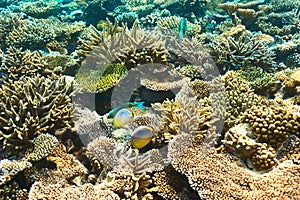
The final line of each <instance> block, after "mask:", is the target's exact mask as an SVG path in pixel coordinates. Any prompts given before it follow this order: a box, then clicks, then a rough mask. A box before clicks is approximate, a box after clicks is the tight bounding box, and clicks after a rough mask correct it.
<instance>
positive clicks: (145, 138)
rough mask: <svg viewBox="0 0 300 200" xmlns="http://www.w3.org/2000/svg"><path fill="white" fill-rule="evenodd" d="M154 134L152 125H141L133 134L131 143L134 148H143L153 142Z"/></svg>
mask: <svg viewBox="0 0 300 200" xmlns="http://www.w3.org/2000/svg"><path fill="white" fill-rule="evenodd" d="M153 136H154V134H153V129H152V128H151V127H148V126H139V127H138V128H136V129H135V130H134V131H133V133H132V135H131V144H132V146H133V147H134V148H136V149H141V148H143V147H145V146H146V145H147V144H149V143H150V142H151V140H152V138H153Z"/></svg>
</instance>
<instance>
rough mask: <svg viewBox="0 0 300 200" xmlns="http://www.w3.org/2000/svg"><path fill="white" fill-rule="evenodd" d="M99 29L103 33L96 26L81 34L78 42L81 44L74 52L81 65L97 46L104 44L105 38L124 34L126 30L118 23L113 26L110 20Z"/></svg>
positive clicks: (86, 29) (89, 27) (87, 28)
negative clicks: (120, 33) (119, 33)
mask: <svg viewBox="0 0 300 200" xmlns="http://www.w3.org/2000/svg"><path fill="white" fill-rule="evenodd" d="M99 28H101V29H102V30H103V31H99V30H97V29H96V28H95V27H94V26H92V25H90V26H88V27H86V28H85V29H84V30H83V31H82V33H81V34H80V36H79V40H78V43H79V44H78V46H77V47H76V50H75V52H74V54H75V57H76V58H77V59H78V62H79V63H81V62H82V61H83V60H84V59H85V58H86V57H87V56H88V55H89V53H90V52H91V51H92V50H93V49H94V48H95V47H96V46H98V45H99V44H100V43H101V42H103V39H104V38H106V37H108V36H112V35H114V34H116V33H117V32H122V31H124V29H125V27H124V25H123V27H122V28H120V27H119V26H118V22H117V21H115V23H114V24H112V23H111V22H110V21H109V20H106V22H105V23H103V26H102V25H101V27H100V26H99Z"/></svg>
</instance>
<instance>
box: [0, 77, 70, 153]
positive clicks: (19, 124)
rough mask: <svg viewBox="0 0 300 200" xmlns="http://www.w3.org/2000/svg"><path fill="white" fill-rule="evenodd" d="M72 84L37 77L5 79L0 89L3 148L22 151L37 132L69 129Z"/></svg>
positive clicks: (63, 79) (0, 123) (0, 120)
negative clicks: (15, 79) (14, 79)
mask: <svg viewBox="0 0 300 200" xmlns="http://www.w3.org/2000/svg"><path fill="white" fill-rule="evenodd" d="M73 92H74V91H73V84H72V83H67V82H66V79H65V78H63V77H62V78H59V79H55V78H45V77H41V76H39V75H38V76H35V77H32V78H30V77H22V78H20V79H19V80H17V81H12V80H8V81H7V82H5V83H3V84H2V85H1V89H0V94H1V95H0V102H1V104H0V110H1V112H0V127H1V128H0V140H1V141H3V144H4V146H3V147H4V148H10V149H23V148H26V147H28V146H31V145H32V142H31V140H32V139H34V138H35V137H37V136H38V135H39V134H41V133H45V132H47V133H50V134H54V132H55V131H56V130H58V129H61V128H68V127H69V128H70V127H71V126H72V123H73V122H72V107H73V104H72V103H71V97H72V94H73Z"/></svg>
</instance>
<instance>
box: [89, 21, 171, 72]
mask: <svg viewBox="0 0 300 200" xmlns="http://www.w3.org/2000/svg"><path fill="white" fill-rule="evenodd" d="M90 56H91V59H95V60H97V61H98V62H99V63H100V64H109V63H112V62H118V63H122V64H124V65H125V66H126V67H127V68H133V67H136V66H139V65H143V64H146V63H161V64H167V62H168V60H167V58H168V54H167V52H166V50H165V45H164V42H163V40H162V35H161V34H155V35H154V34H153V33H152V32H149V31H145V30H142V29H141V28H140V27H139V26H138V23H137V22H135V23H134V25H133V27H132V29H131V30H128V29H127V28H126V29H125V31H123V32H119V33H116V34H114V35H112V37H111V38H108V39H106V40H104V41H103V42H102V43H100V44H99V45H98V46H97V47H95V48H94V49H93V51H92V53H91V55H90Z"/></svg>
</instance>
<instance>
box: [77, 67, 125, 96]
mask: <svg viewBox="0 0 300 200" xmlns="http://www.w3.org/2000/svg"><path fill="white" fill-rule="evenodd" d="M103 70H104V72H103ZM126 73H127V69H126V67H125V66H124V65H123V64H110V65H108V66H107V68H106V69H105V68H104V69H98V70H88V69H80V70H79V71H78V73H77V74H76V75H75V80H76V81H77V82H78V83H79V85H80V86H81V87H82V88H83V89H84V90H86V91H88V92H105V91H107V90H108V89H109V88H112V87H113V86H115V85H116V84H117V83H118V82H119V81H120V80H121V79H122V78H123V77H124V76H125V75H126Z"/></svg>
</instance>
